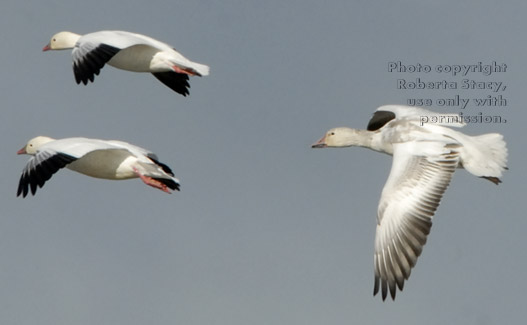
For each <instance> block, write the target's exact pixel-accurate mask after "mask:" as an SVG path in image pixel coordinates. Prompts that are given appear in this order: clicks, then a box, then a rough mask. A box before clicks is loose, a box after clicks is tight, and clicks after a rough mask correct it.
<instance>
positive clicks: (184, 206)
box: [0, 0, 527, 325]
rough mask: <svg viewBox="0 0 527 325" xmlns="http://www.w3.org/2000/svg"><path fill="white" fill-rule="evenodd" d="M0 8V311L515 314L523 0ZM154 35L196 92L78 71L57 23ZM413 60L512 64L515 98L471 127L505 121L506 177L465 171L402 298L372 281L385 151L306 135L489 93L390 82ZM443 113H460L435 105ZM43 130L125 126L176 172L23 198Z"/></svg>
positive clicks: (463, 319)
mask: <svg viewBox="0 0 527 325" xmlns="http://www.w3.org/2000/svg"><path fill="white" fill-rule="evenodd" d="M1 7H2V9H1V10H0V29H1V30H2V34H1V35H2V42H1V43H2V49H3V51H1V52H0V62H1V63H0V64H1V71H2V78H0V89H1V92H2V96H1V101H2V118H1V120H0V124H1V127H0V132H1V137H0V147H1V148H2V152H3V154H2V155H1V156H0V163H1V166H2V167H3V168H4V172H3V173H2V174H1V175H0V185H1V186H0V206H1V207H2V209H1V211H2V212H1V215H0V257H1V261H2V263H1V264H0V322H1V323H2V324H39V325H45V324H127V325H128V324H226V325H227V324H228V325H237V324H244V325H245V324H381V323H383V322H384V323H387V322H389V323H393V324H401V323H404V324H422V323H423V322H424V323H426V324H518V323H521V322H523V321H524V320H525V317H526V316H527V311H526V309H525V306H526V299H525V292H526V291H527V284H526V282H525V280H524V277H525V274H526V272H527V257H526V254H525V248H526V246H527V239H526V237H525V229H526V227H527V221H526V218H525V217H526V214H525V210H524V208H523V206H522V203H523V202H524V200H525V193H526V186H525V182H526V177H525V171H524V168H525V166H526V164H527V156H526V154H525V145H526V141H525V126H524V125H523V124H524V123H525V121H526V118H527V113H526V112H527V108H526V107H525V104H524V102H525V89H527V69H526V65H525V57H526V54H527V47H526V46H525V44H526V40H525V30H526V29H527V21H526V20H525V15H526V13H527V4H526V3H525V2H523V1H508V2H506V3H500V4H499V5H497V4H495V2H494V1H461V2H460V1H441V2H439V1H398V2H396V1H376V2H373V1H349V0H342V1H311V0H302V1H275V0H270V1H253V0H250V1H247V0H244V1H242V0H216V1H205V0H200V1H168V0H161V1H157V0H151V1H124V0H118V1H108V0H105V1H101V0H91V1H76V0H75V1H34V0H30V1H22V2H21V1H14V0H6V1H4V2H3V4H2V6H1ZM104 29H121V30H127V31H132V32H138V33H142V34H146V35H149V36H152V37H154V38H157V39H159V40H162V41H164V42H166V43H169V44H171V45H173V46H174V47H176V49H178V50H179V51H180V52H181V53H183V54H184V55H185V56H186V57H188V58H190V59H192V60H194V61H196V62H200V63H204V64H208V65H210V67H211V74H210V76H208V77H204V78H191V86H192V88H191V90H190V91H191V95H190V97H187V98H185V97H182V96H180V95H177V94H176V93H174V92H172V91H171V90H170V89H168V88H167V87H165V86H164V85H163V84H161V83H160V82H159V81H157V80H156V79H155V78H154V77H152V76H151V75H149V74H137V73H131V72H125V71H121V70H117V69H114V68H112V67H105V68H104V69H103V70H102V71H101V74H100V75H99V76H98V77H96V80H95V83H93V84H90V85H88V86H79V85H76V84H75V82H74V78H73V73H72V69H71V54H70V51H61V52H46V53H42V52H41V49H42V47H43V46H44V45H45V44H47V42H48V41H49V39H50V37H51V36H52V35H53V34H55V33H56V32H59V31H62V30H70V31H73V32H77V33H80V34H84V33H88V32H93V31H99V30H104ZM391 61H401V62H403V63H405V64H416V63H421V64H429V65H431V66H432V67H434V66H435V65H438V64H476V63H477V62H479V61H482V62H483V63H490V62H492V61H497V62H498V63H506V64H507V67H508V69H507V72H506V73H502V74H494V75H491V76H488V77H486V76H483V75H482V74H478V73H474V74H471V75H469V76H467V78H469V79H474V80H478V81H502V82H504V84H506V85H507V88H506V90H505V91H504V92H503V93H501V94H502V95H503V96H504V97H505V98H506V99H507V101H508V106H507V107H494V108H493V107H484V108H476V107H474V105H469V106H468V107H467V108H466V109H465V110H464V113H465V114H476V113H479V112H484V113H485V114H491V115H500V116H502V117H503V118H505V119H506V120H507V123H502V124H471V125H468V126H467V127H465V128H464V129H463V130H464V132H466V133H468V134H472V135H476V134H481V133H485V132H499V133H502V134H503V135H504V136H505V139H506V141H507V143H508V148H509V168H510V170H509V171H508V172H507V173H506V174H505V175H504V177H503V179H502V180H503V183H502V184H500V185H499V186H495V185H494V184H492V183H490V182H487V181H485V180H482V179H478V178H476V177H474V176H472V175H470V174H468V173H467V172H465V171H463V170H459V171H457V172H456V175H455V177H454V179H453V181H452V183H451V186H450V188H449V189H448V191H447V193H446V195H445V197H444V199H443V201H442V204H441V206H440V207H439V209H438V212H437V214H436V217H435V219H434V226H433V227H432V233H431V235H430V236H429V240H428V243H427V245H426V246H425V248H424V251H423V254H422V256H421V257H420V259H419V261H418V263H417V266H416V268H415V269H414V271H413V272H412V275H411V277H410V280H409V281H408V282H407V283H406V285H405V289H404V291H403V292H399V293H398V296H397V299H396V301H395V302H392V301H386V302H384V303H383V302H382V301H381V299H380V297H378V296H377V297H375V298H374V297H373V296H372V291H373V242H374V236H375V215H376V211H377V203H378V200H379V196H380V192H381V190H382V187H383V185H384V182H385V180H386V178H387V176H388V173H389V168H390V165H391V158H390V157H389V156H386V155H381V154H379V153H376V152H373V151H369V150H365V149H359V148H352V149H339V150H337V149H324V150H321V149H318V150H315V149H311V148H310V144H311V143H313V142H314V141H316V140H318V139H319V138H320V137H321V136H322V135H323V134H324V132H325V131H326V130H327V129H329V128H331V127H335V126H350V127H356V128H364V127H365V126H366V125H367V122H368V120H369V118H370V116H371V114H372V113H373V111H374V110H375V109H376V107H378V106H380V105H385V104H404V103H405V102H406V99H407V98H413V97H416V98H433V99H434V100H435V99H439V98H449V97H453V96H455V95H457V94H459V95H461V96H463V97H466V98H478V97H481V98H483V97H485V96H487V95H489V94H490V95H495V94H493V93H492V92H491V91H488V90H487V91H482V90H479V91H477V90H476V91H468V90H460V89H458V90H427V91H426V90H421V91H417V90H397V89H396V80H397V79H399V78H407V79H408V80H412V79H415V78H417V77H420V78H421V79H423V80H431V81H440V80H449V81H458V82H459V81H461V80H462V79H463V78H462V77H453V76H451V75H446V74H437V73H434V72H432V73H429V74H403V73H399V74H398V73H393V72H392V73H390V72H388V69H387V66H388V62H391ZM433 109H434V110H436V111H440V112H460V111H461V110H460V109H459V108H458V107H452V108H450V109H447V108H441V107H437V106H434V107H433ZM37 135H47V136H52V137H55V138H63V137H73V136H84V137H93V138H101V139H119V140H123V141H127V142H130V143H133V144H136V145H139V146H142V147H144V148H148V149H149V150H152V151H154V152H156V153H157V154H158V156H159V158H160V160H161V161H162V162H164V163H166V164H167V165H169V166H171V167H172V169H173V170H174V172H175V174H176V177H178V178H179V179H180V180H181V183H182V191H181V192H180V193H174V194H172V195H166V194H164V193H162V192H161V191H158V190H155V189H153V188H150V187H148V186H145V185H144V184H143V183H142V182H141V181H140V180H138V179H135V180H127V181H119V182H117V181H115V182H113V181H105V180H98V179H94V178H89V177H86V176H83V175H80V174H77V173H75V172H72V171H69V170H62V171H59V172H58V173H57V174H56V175H54V176H53V178H52V179H51V180H50V181H48V182H47V183H46V185H45V186H44V188H42V189H40V190H39V191H38V192H37V195H36V196H34V197H27V198H26V199H22V198H16V197H15V193H16V188H17V185H18V180H19V177H20V172H21V170H22V168H23V167H24V165H25V164H26V162H27V160H28V157H27V156H17V155H16V151H17V150H18V149H20V148H21V147H22V146H23V145H25V143H26V142H27V140H29V139H30V138H32V137H34V136H37Z"/></svg>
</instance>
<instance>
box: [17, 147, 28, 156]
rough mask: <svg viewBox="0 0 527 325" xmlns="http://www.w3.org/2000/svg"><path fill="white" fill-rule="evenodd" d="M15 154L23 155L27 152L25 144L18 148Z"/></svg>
mask: <svg viewBox="0 0 527 325" xmlns="http://www.w3.org/2000/svg"><path fill="white" fill-rule="evenodd" d="M16 154H17V155H25V154H27V152H26V146H24V148H22V149H20V150H18V151H17V152H16Z"/></svg>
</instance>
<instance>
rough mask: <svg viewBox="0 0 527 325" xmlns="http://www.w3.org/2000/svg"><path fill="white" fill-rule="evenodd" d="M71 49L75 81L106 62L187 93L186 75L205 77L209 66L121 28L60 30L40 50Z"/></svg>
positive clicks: (87, 78) (90, 78)
mask: <svg viewBox="0 0 527 325" xmlns="http://www.w3.org/2000/svg"><path fill="white" fill-rule="evenodd" d="M71 48H72V49H73V51H72V56H73V74H74V75H75V80H76V81H77V83H78V84H80V83H81V82H82V83H83V84H85V85H86V84H87V83H88V81H91V82H93V80H94V77H95V75H98V74H99V71H100V70H101V69H102V67H103V66H104V65H105V64H106V63H108V64H109V65H111V66H113V67H115V68H119V69H123V70H128V71H134V72H151V73H152V74H153V75H154V76H155V77H156V78H157V79H158V80H159V81H161V82H162V83H164V84H165V85H166V86H168V87H169V88H170V89H172V90H174V91H175V92H177V93H179V94H181V95H183V96H186V95H188V94H189V90H188V88H190V85H189V83H188V79H189V78H188V77H189V76H199V77H201V76H206V75H208V74H209V67H208V66H206V65H203V64H200V63H196V62H192V61H190V60H189V59H187V58H185V57H184V56H183V55H181V54H180V53H179V52H177V51H176V50H175V49H174V48H172V47H171V46H170V45H168V44H165V43H163V42H160V41H158V40H155V39H153V38H151V37H148V36H145V35H141V34H135V33H130V32H125V31H100V32H94V33H89V34H86V35H82V36H81V35H79V34H75V33H71V32H60V33H57V34H55V35H53V37H52V38H51V41H50V42H49V44H47V45H46V46H44V48H43V49H42V50H43V51H48V50H66V49H71Z"/></svg>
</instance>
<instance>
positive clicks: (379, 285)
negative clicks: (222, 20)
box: [312, 105, 507, 300]
mask: <svg viewBox="0 0 527 325" xmlns="http://www.w3.org/2000/svg"><path fill="white" fill-rule="evenodd" d="M425 122H433V123H425ZM463 125H464V123H463V119H462V118H461V117H460V116H459V115H454V114H439V113H435V112H431V111H428V110H426V109H423V108H419V107H409V106H399V105H386V106H381V107H379V108H378V109H377V111H376V112H375V113H374V115H373V117H372V118H371V120H370V122H369V124H368V128H367V130H356V129H351V128H347V127H339V128H334V129H331V130H329V131H328V132H327V133H326V134H325V135H324V137H322V138H321V139H320V140H319V141H318V142H316V143H314V144H313V145H312V147H313V148H326V147H337V148H339V147H350V146H359V147H366V148H370V149H373V150H375V151H379V152H383V153H386V154H389V155H393V161H392V168H391V171H390V175H389V176H388V180H387V181H386V184H385V185H384V188H383V190H382V194H381V198H380V202H379V206H378V210H377V230H376V235H375V254H374V271H375V282H374V289H373V294H374V295H376V294H377V293H378V292H379V290H381V292H382V299H383V300H385V299H386V296H387V293H388V291H389V292H390V295H391V297H392V299H395V294H396V290H397V288H399V290H402V289H403V285H404V281H405V280H408V277H409V276H410V272H411V270H412V268H413V267H414V266H415V264H416V262H417V258H418V257H419V255H420V254H421V251H422V249H423V246H424V245H425V243H426V238H427V235H428V234H429V232H430V228H431V226H432V217H433V216H434V213H435V211H436V209H437V207H438V206H439V202H440V200H441V197H442V195H443V193H444V192H445V190H446V188H447V187H448V185H449V183H450V180H451V178H452V176H453V173H454V171H455V169H456V168H464V169H466V170H467V171H468V172H469V173H471V174H473V175H476V176H479V177H483V178H485V179H487V180H490V181H491V182H493V183H495V184H498V183H500V182H501V181H500V177H501V176H502V173H503V171H504V170H506V169H507V167H506V162H507V148H506V144H505V142H504V140H503V136H502V135H501V134H497V133H491V134H483V135H479V136H469V135H466V134H463V133H461V132H459V131H455V130H453V129H451V128H449V127H447V126H454V127H462V126H463Z"/></svg>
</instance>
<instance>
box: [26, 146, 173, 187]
mask: <svg viewBox="0 0 527 325" xmlns="http://www.w3.org/2000/svg"><path fill="white" fill-rule="evenodd" d="M17 154H19V155H20V154H28V155H32V156H33V157H31V159H29V161H28V162H27V165H26V167H24V170H23V171H22V176H21V177H20V182H19V184H18V190H17V193H16V195H17V196H20V195H22V197H26V195H27V194H28V192H29V190H31V194H33V195H35V193H36V191H37V188H38V187H42V186H44V183H45V182H46V181H47V180H48V179H50V178H51V176H52V175H53V174H55V173H56V172H57V171H58V170H59V169H61V168H63V167H66V168H68V169H71V170H74V171H76V172H79V173H81V174H84V175H88V176H91V177H96V178H103V179H112V180H121V179H129V178H140V179H141V180H142V181H143V182H144V183H145V184H146V185H149V186H152V187H154V188H157V189H160V190H162V191H163V192H166V193H170V189H171V190H177V191H179V180H178V179H177V178H175V177H174V174H173V173H172V171H171V170H170V168H169V167H168V166H167V165H165V164H163V163H161V162H159V160H158V158H157V156H156V155H155V154H154V153H152V152H150V151H148V150H146V149H143V148H140V147H137V146H134V145H132V144H129V143H126V142H122V141H116V140H99V139H88V138H65V139H59V140H55V139H52V138H49V137H45V136H38V137H36V138H33V139H31V140H29V142H28V143H27V144H26V145H25V146H24V147H23V148H22V149H20V150H19V151H18V152H17Z"/></svg>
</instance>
